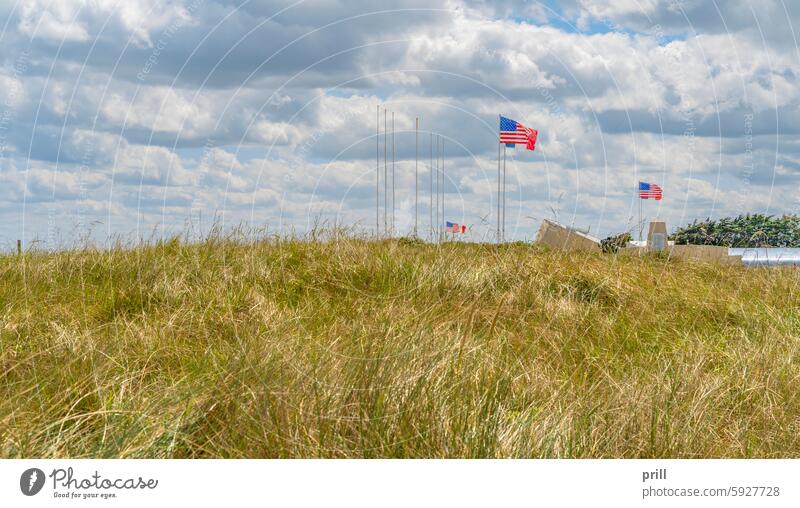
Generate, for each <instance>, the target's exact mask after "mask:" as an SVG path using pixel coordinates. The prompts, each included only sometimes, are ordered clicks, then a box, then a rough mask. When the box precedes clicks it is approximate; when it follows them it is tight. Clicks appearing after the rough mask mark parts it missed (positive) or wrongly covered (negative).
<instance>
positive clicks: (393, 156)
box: [392, 111, 395, 236]
mask: <svg viewBox="0 0 800 508" xmlns="http://www.w3.org/2000/svg"><path fill="white" fill-rule="evenodd" d="M394 159H395V150H394V111H392V236H394V210H395V206H394V185H395V184H394V174H395V167H394Z"/></svg>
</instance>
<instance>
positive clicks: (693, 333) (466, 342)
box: [0, 235, 800, 457]
mask: <svg viewBox="0 0 800 508" xmlns="http://www.w3.org/2000/svg"><path fill="white" fill-rule="evenodd" d="M799 282H800V276H798V272H797V271H796V270H794V269H787V268H774V269H768V270H765V269H744V268H740V267H730V266H728V267H723V266H716V265H710V264H693V263H688V262H678V261H668V260H665V259H661V258H658V257H653V258H643V259H639V258H626V257H614V256H609V255H605V256H604V255H593V254H572V255H564V254H560V253H555V252H548V251H545V250H541V249H539V248H536V247H532V246H530V245H525V244H511V245H504V246H494V245H476V244H463V243H450V244H445V245H443V246H441V247H437V246H434V245H428V244H424V243H421V242H414V241H408V240H393V241H389V240H387V241H368V240H364V239H357V238H347V237H337V238H336V239H327V240H326V239H321V240H319V239H318V241H313V242H311V241H299V240H282V239H271V240H263V241H254V242H245V241H239V240H236V239H232V238H228V239H225V238H221V237H220V236H219V235H212V237H211V238H209V239H208V240H207V241H205V242H203V243H201V244H194V245H189V244H185V243H183V242H181V241H179V240H177V239H176V240H173V241H169V242H162V243H158V244H155V245H149V246H141V247H138V248H124V247H117V248H114V249H111V250H105V251H103V250H96V249H91V248H86V249H75V250H66V251H62V252H57V253H44V252H39V253H27V254H25V255H24V256H22V257H17V256H5V257H1V258H0V301H2V322H1V323H0V325H1V326H0V328H1V329H0V373H1V374H2V376H1V377H0V455H2V456H3V457H798V456H800V390H798V386H799V385H800V383H798V381H800V339H799V338H798V337H799V336H800V293H799V292H798V283H799Z"/></svg>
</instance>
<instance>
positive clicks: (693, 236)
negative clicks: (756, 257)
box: [670, 214, 800, 247]
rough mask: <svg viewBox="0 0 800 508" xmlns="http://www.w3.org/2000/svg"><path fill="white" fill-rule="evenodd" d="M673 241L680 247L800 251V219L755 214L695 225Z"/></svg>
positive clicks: (691, 225)
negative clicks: (784, 248) (766, 248)
mask: <svg viewBox="0 0 800 508" xmlns="http://www.w3.org/2000/svg"><path fill="white" fill-rule="evenodd" d="M670 240H674V241H675V243H676V244H677V245H718V246H723V247H800V218H798V217H797V216H795V215H784V216H783V217H780V218H778V217H774V216H772V215H763V214H753V215H739V216H738V217H727V218H724V219H719V220H712V219H706V220H705V221H703V222H697V221H694V222H693V223H692V224H690V225H688V226H685V227H683V228H679V229H678V230H677V231H675V233H673V234H672V236H671V237H670Z"/></svg>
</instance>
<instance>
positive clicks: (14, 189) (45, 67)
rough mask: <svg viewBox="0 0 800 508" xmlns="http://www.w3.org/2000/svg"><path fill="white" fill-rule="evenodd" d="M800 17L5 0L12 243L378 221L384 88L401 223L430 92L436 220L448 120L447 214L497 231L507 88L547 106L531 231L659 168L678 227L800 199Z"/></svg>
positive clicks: (606, 206)
mask: <svg viewBox="0 0 800 508" xmlns="http://www.w3.org/2000/svg"><path fill="white" fill-rule="evenodd" d="M799 21H800V7H798V4H797V2H789V1H787V0H758V1H756V0H716V1H713V0H665V1H657V0H592V1H590V0H566V1H564V2H552V1H544V2H537V1H515V0H503V1H496V2H491V3H481V2H477V1H474V0H465V1H457V0H447V1H441V2H437V1H435V0H426V1H421V0H399V1H394V2H391V3H386V4H385V6H382V5H381V4H380V3H379V2H374V1H366V0H351V1H344V0H318V1H294V2H293V1H268V0H258V1H256V0H252V1H246V0H237V1H225V0H185V1H177V0H176V1H169V0H23V1H14V0H6V1H3V2H0V23H1V24H2V28H1V29H0V30H1V31H0V38H1V39H2V43H1V44H0V55H2V67H0V101H1V102H2V105H1V106H0V115H1V116H0V195H1V196H2V197H0V214H2V221H0V247H2V249H10V248H12V246H13V245H15V242H16V239H17V238H21V239H24V241H25V243H26V245H31V244H33V243H34V242H37V244H38V245H39V246H40V247H48V248H49V247H58V246H63V245H68V244H70V243H72V242H74V241H76V239H85V238H90V239H92V241H95V242H97V243H100V244H102V243H103V242H106V241H107V240H108V238H122V239H135V238H151V237H153V236H156V237H160V236H162V235H171V234H175V233H178V232H187V231H188V232H189V233H190V234H196V235H200V234H202V233H203V231H205V230H207V229H208V227H210V225H211V224H212V223H213V222H216V223H217V224H219V225H221V226H222V227H224V228H229V227H233V226H235V225H237V224H242V223H245V224H248V225H251V226H253V227H262V228H263V227H266V228H268V230H270V231H273V232H277V231H284V232H288V231H295V232H298V233H302V232H305V231H307V230H308V229H309V228H310V227H313V225H314V224H319V223H333V222H338V223H342V224H355V225H358V226H359V227H361V228H363V230H368V231H374V229H375V183H376V182H375V178H376V167H375V166H376V160H375V156H376V107H378V106H380V107H381V108H386V109H388V110H389V111H390V112H393V113H394V118H395V120H394V121H395V130H396V134H395V147H396V149H395V150H396V166H395V167H396V170H395V171H396V172H395V178H396V194H395V196H396V198H395V202H396V204H395V207H396V224H397V226H396V228H397V230H398V232H399V233H400V234H405V233H407V232H409V231H410V230H411V228H413V227H414V210H415V200H414V196H415V193H414V189H415V162H414V160H415V156H414V153H415V133H414V123H415V117H420V119H421V120H420V122H421V125H420V131H419V132H420V134H419V139H420V143H419V145H420V146H419V150H420V153H421V157H420V166H419V195H420V205H419V228H420V231H421V233H422V234H424V232H425V231H427V229H428V228H429V207H428V202H429V201H428V199H429V169H430V168H429V164H428V156H429V151H430V146H429V142H430V136H431V133H433V134H434V135H436V136H440V137H441V139H442V140H443V144H444V153H445V166H444V171H445V182H446V184H445V186H444V189H443V190H444V196H445V198H444V199H445V217H444V218H443V220H444V219H447V220H452V221H459V222H465V223H466V224H468V225H469V226H470V227H471V233H470V234H469V236H468V238H469V239H471V240H481V239H484V238H488V237H489V235H491V233H492V231H493V228H494V224H495V220H496V217H495V207H496V199H497V138H496V136H497V123H498V115H499V114H503V115H505V116H508V117H511V118H514V119H516V120H518V121H520V122H522V123H524V124H526V125H528V126H531V127H534V128H537V129H538V130H539V132H540V135H539V143H538V146H537V149H536V151H535V152H530V151H526V150H524V149H522V148H517V149H514V150H512V149H509V150H508V151H507V177H506V178H507V180H506V185H507V197H506V207H507V236H508V237H509V238H514V239H530V238H532V237H533V236H534V235H535V231H536V228H537V227H538V224H539V223H540V221H541V220H542V219H543V218H555V217H557V218H558V219H559V220H560V221H562V222H566V223H572V224H574V225H576V226H579V227H584V228H590V231H591V232H592V233H594V234H596V235H598V236H604V235H606V234H609V233H616V232H620V231H624V230H627V229H630V228H632V227H634V226H633V224H634V223H635V221H636V217H637V213H638V212H637V210H638V205H639V202H638V200H637V199H636V197H635V192H634V189H635V186H636V182H637V181H638V180H640V179H642V180H646V181H651V182H654V183H658V184H659V185H661V186H662V187H663V188H664V199H663V201H661V202H655V201H648V202H645V203H644V205H645V206H644V211H645V214H646V215H647V216H648V217H652V216H655V215H659V216H661V217H662V218H664V219H666V220H667V222H668V225H669V226H670V228H672V227H674V226H676V225H679V224H684V223H687V222H691V221H692V220H694V219H696V218H705V217H709V216H710V217H719V216H724V215H730V214H737V213H742V212H764V213H771V214H781V213H797V212H800V193H798V190H797V189H798V180H800V132H798V130H799V129H800V87H798V75H800V68H799V67H800V46H798V37H799V36H800V34H798V32H800V23H798V22H799ZM382 115H383V113H382V110H381V121H380V123H381V124H383V116H382ZM389 115H391V113H389ZM389 118H391V116H389ZM381 128H382V125H381ZM381 136H382V135H381ZM382 142H383V140H382V138H381V145H380V147H379V148H378V150H379V151H380V152H381V156H382V151H383V145H382ZM389 157H390V158H391V146H390V147H389ZM381 164H382V161H381ZM390 166H391V161H390ZM381 197H382V196H381Z"/></svg>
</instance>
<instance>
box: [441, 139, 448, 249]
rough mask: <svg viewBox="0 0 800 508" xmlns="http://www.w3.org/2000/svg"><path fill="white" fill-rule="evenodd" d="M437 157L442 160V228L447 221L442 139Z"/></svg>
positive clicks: (444, 233) (444, 232)
mask: <svg viewBox="0 0 800 508" xmlns="http://www.w3.org/2000/svg"><path fill="white" fill-rule="evenodd" d="M439 156H440V157H441V159H442V163H441V165H440V167H441V172H442V223H441V224H439V226H440V227H444V223H445V221H446V220H447V218H446V217H447V215H446V214H445V213H444V211H445V210H444V188H445V187H446V186H447V180H446V179H445V174H444V138H442V150H441V152H440V153H439ZM442 237H443V238H444V237H446V231H444V230H442Z"/></svg>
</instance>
